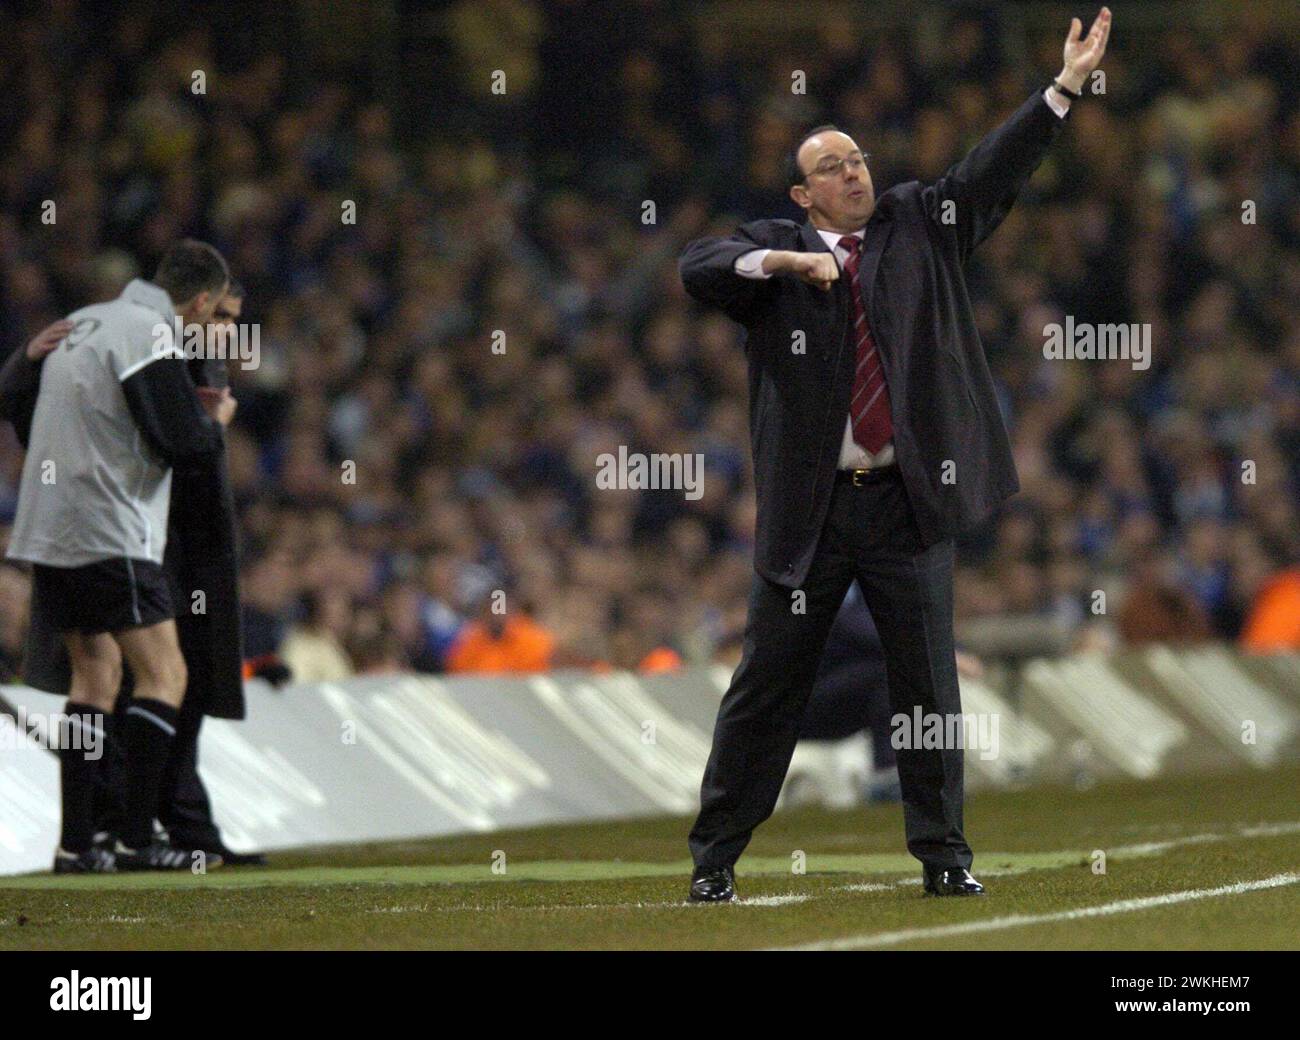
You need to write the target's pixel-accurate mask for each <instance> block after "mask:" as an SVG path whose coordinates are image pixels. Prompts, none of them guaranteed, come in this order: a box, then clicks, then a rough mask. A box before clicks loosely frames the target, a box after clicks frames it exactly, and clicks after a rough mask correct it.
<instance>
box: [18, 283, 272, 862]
mask: <svg viewBox="0 0 1300 1040" xmlns="http://www.w3.org/2000/svg"><path fill="white" fill-rule="evenodd" d="M242 305H243V290H242V289H241V288H240V287H239V286H238V284H237V283H235V282H233V281H232V282H231V284H230V287H229V288H228V290H227V292H226V294H225V295H224V296H223V298H222V299H221V301H220V302H219V303H218V304H217V308H216V311H215V313H214V315H213V320H212V323H211V324H212V326H213V327H214V328H213V329H212V332H213V334H214V336H213V342H214V343H217V342H222V343H224V342H225V338H226V337H228V336H231V335H233V334H234V332H235V326H234V323H235V322H236V321H237V320H238V318H239V315H240V313H241V309H242ZM64 324H66V323H55V325H53V326H50V328H49V329H46V330H43V331H42V332H41V333H40V334H38V335H37V336H36V337H35V338H34V339H33V340H32V341H31V343H29V344H28V346H27V347H26V348H25V349H19V350H16V351H14V353H13V354H12V355H11V356H10V357H9V359H8V360H7V361H6V363H5V365H4V367H3V368H2V369H0V419H8V420H9V421H11V422H12V423H13V424H14V428H15V430H16V432H17V434H18V437H19V440H20V441H21V442H22V443H23V445H24V446H26V443H27V434H28V430H29V429H30V425H31V418H32V414H33V412H34V410H35V402H36V396H37V393H38V391H39V388H40V373H41V364H42V361H43V359H44V356H45V354H47V353H48V352H49V351H50V350H51V349H53V348H54V347H56V346H57V345H58V343H59V341H60V340H61V339H62V335H61V334H59V332H58V330H59V328H60V327H61V326H62V325H64ZM47 334H48V335H47ZM205 353H206V352H205ZM187 363H188V365H189V369H190V375H191V377H192V378H193V380H194V383H195V386H196V387H199V388H200V393H202V392H205V390H208V389H210V390H213V391H220V390H221V389H222V388H224V387H227V386H228V385H229V377H228V371H227V367H226V366H227V361H226V359H225V358H224V357H222V356H217V357H193V358H190V359H189V360H188V362H187ZM163 570H164V571H165V573H166V575H167V579H168V581H169V583H170V585H171V593H172V598H173V602H174V603H175V605H176V611H177V613H176V627H177V636H178V638H179V641H180V647H181V653H182V655H183V656H184V658H185V662H186V665H187V669H188V677H189V684H188V687H187V689H186V693H185V699H184V701H183V703H182V707H181V712H180V718H179V719H178V725H177V731H176V737H175V738H174V741H173V744H172V748H171V752H170V756H169V759H168V764H167V767H166V770H165V772H164V774H163V781H162V787H161V794H160V798H159V809H158V819H159V821H160V822H161V823H162V825H163V827H164V828H165V829H166V831H167V834H168V838H169V840H170V841H171V843H172V844H173V845H174V846H176V847H177V848H183V849H187V850H199V851H203V852H206V853H208V854H210V855H213V856H220V857H221V858H222V861H223V862H224V863H226V864H228V865H237V864H241V863H260V862H264V858H263V857H262V856H260V855H257V854H241V853H235V852H232V851H231V850H230V849H228V848H227V847H226V845H225V842H224V841H223V840H222V837H221V834H220V831H219V830H218V828H217V825H216V822H215V821H214V819H213V816H212V807H211V802H210V800H209V798H208V794H207V790H206V789H205V787H204V785H203V781H202V780H201V779H200V777H199V774H198V742H199V731H200V727H201V725H202V721H203V718H204V716H212V717H213V718H222V719H242V718H244V715H245V704H244V682H243V644H242V638H241V634H240V608H239V578H238V558H237V545H236V515H235V502H234V493H233V490H232V487H231V484H230V477H229V472H228V468H227V460H226V452H225V450H224V449H223V450H221V451H220V452H218V453H217V454H216V455H214V456H212V457H211V458H210V459H208V460H205V461H204V462H203V463H202V464H199V465H196V466H193V467H190V468H181V467H177V468H176V469H174V471H173V474H172V490H171V508H170V511H169V514H168V524H167V547H166V552H165V555H164V557H163ZM127 672H128V674H127V675H126V678H125V679H124V683H123V687H124V694H126V695H124V696H121V697H119V698H118V705H117V709H116V715H117V717H118V718H119V719H120V718H121V715H122V713H123V712H124V711H125V709H126V706H127V704H128V703H129V690H130V677H129V670H127ZM23 681H24V682H26V683H27V685H29V686H31V687H32V688H33V689H37V690H44V691H46V692H48V693H57V694H66V693H67V692H68V688H69V684H70V682H71V671H70V668H69V663H68V657H67V653H66V651H65V649H64V646H63V641H62V640H61V639H60V638H59V633H58V632H57V631H56V630H55V629H54V627H53V626H52V625H51V623H50V619H49V616H48V614H47V612H46V611H45V610H44V609H43V605H42V604H41V602H40V601H39V598H38V597H36V596H33V600H32V605H31V611H30V627H29V631H28V638H27V654H26V661H25V665H24V669H23ZM121 775H122V750H121V747H120V742H114V741H110V744H109V750H108V753H107V754H106V755H105V759H104V765H103V768H102V770H101V775H100V782H99V785H98V788H97V791H96V799H95V820H96V830H97V831H99V832H101V833H114V832H115V831H116V828H117V825H118V824H119V823H120V821H121V818H122V811H123V803H122V797H123V794H122V786H121V783H120V778H121Z"/></svg>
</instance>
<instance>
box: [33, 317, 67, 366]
mask: <svg viewBox="0 0 1300 1040" xmlns="http://www.w3.org/2000/svg"><path fill="white" fill-rule="evenodd" d="M71 331H72V322H70V321H68V319H67V318H60V319H59V320H58V321H56V322H54V323H53V324H52V325H46V326H45V328H43V329H41V331H40V332H38V333H36V335H35V336H33V337H32V338H31V339H30V340H29V341H28V343H27V360H28V361H40V360H41V358H43V357H45V355H46V354H49V353H51V352H52V351H53V350H54V348H55V347H57V346H58V345H59V344H60V343H62V342H63V337H64V336H66V335H67V334H68V333H69V332H71Z"/></svg>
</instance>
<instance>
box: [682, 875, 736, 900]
mask: <svg viewBox="0 0 1300 1040" xmlns="http://www.w3.org/2000/svg"><path fill="white" fill-rule="evenodd" d="M735 898H736V872H735V871H734V870H732V869H731V868H730V867H696V868H695V873H694V874H692V875H691V902H692V903H729V902H731V900H733V899H735Z"/></svg>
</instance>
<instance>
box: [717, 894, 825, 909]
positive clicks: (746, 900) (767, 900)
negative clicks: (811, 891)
mask: <svg viewBox="0 0 1300 1040" xmlns="http://www.w3.org/2000/svg"><path fill="white" fill-rule="evenodd" d="M811 898H812V896H810V895H800V894H794V895H785V896H747V897H742V898H740V899H737V900H736V902H735V905H736V906H789V905H791V904H792V903H806V902H808V900H810V899H811Z"/></svg>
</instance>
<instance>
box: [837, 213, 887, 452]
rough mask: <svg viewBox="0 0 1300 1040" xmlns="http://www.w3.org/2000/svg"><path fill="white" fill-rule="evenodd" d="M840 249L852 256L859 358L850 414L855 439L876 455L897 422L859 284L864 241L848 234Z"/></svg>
mask: <svg viewBox="0 0 1300 1040" xmlns="http://www.w3.org/2000/svg"><path fill="white" fill-rule="evenodd" d="M840 248H841V249H847V250H848V253H849V257H848V259H847V260H845V261H844V270H846V271H848V273H849V288H850V289H851V290H852V296H853V328H852V329H851V330H850V333H849V338H850V339H852V340H853V342H854V343H855V345H856V347H857V358H858V365H857V369H856V370H855V371H854V373H853V400H852V401H850V402H849V415H850V416H852V417H853V439H854V440H855V441H857V443H858V444H859V445H860V446H861V447H863V448H866V449H867V451H869V452H871V454H873V455H874V454H875V453H876V452H878V451H879V450H880V449H881V448H883V447H884V446H885V445H886V444H888V443H889V439H890V438H891V437H892V436H894V421H893V419H891V418H890V416H889V389H888V387H886V386H885V368H884V366H883V365H882V364H881V363H880V354H879V352H878V351H877V350H876V344H875V341H873V340H872V338H871V329H870V327H869V326H868V325H867V311H866V308H865V307H864V306H863V305H862V288H861V286H860V285H859V284H858V264H859V263H860V262H861V260H862V239H860V238H858V237H857V236H856V235H845V236H844V237H843V238H841V239H840Z"/></svg>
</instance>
